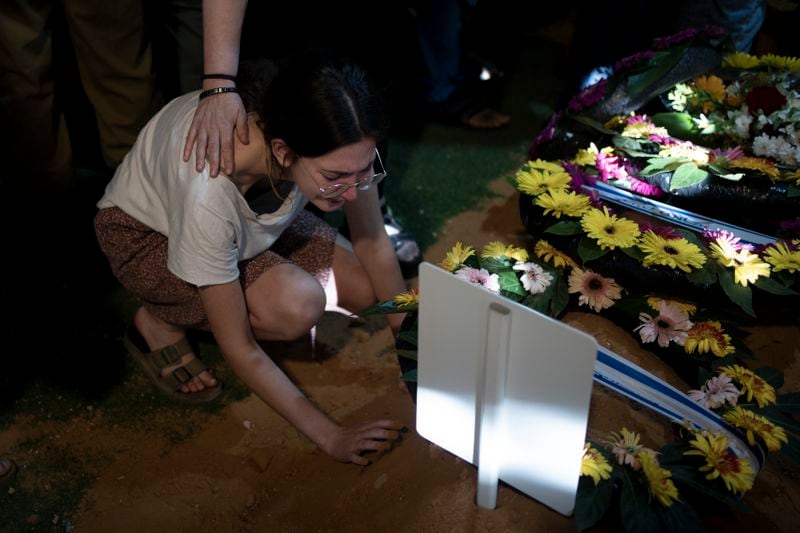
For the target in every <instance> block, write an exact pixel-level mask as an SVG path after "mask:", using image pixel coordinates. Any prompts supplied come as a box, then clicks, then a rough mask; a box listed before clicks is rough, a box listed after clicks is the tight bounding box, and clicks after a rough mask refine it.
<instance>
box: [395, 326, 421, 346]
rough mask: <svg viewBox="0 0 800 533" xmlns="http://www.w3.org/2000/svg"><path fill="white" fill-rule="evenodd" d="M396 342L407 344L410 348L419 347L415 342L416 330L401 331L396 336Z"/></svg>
mask: <svg viewBox="0 0 800 533" xmlns="http://www.w3.org/2000/svg"><path fill="white" fill-rule="evenodd" d="M397 340H398V341H402V342H407V343H408V344H410V345H411V346H419V344H418V341H417V330H416V329H412V330H406V331H401V332H400V333H398V334H397Z"/></svg>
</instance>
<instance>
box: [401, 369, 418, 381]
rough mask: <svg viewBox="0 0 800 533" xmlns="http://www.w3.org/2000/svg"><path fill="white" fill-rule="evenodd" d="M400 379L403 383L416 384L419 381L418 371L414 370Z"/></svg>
mask: <svg viewBox="0 0 800 533" xmlns="http://www.w3.org/2000/svg"><path fill="white" fill-rule="evenodd" d="M400 379H402V380H403V381H408V382H411V383H415V382H416V381H417V369H416V368H412V369H411V370H409V371H408V372H406V373H405V374H403V375H402V376H400Z"/></svg>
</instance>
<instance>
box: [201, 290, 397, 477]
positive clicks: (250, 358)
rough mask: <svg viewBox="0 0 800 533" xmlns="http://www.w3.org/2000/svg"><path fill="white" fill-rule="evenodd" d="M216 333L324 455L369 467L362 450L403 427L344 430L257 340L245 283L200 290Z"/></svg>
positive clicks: (231, 357) (249, 380)
mask: <svg viewBox="0 0 800 533" xmlns="http://www.w3.org/2000/svg"><path fill="white" fill-rule="evenodd" d="M200 299H201V301H202V302H203V306H204V308H205V310H206V314H207V315H208V320H209V323H210V325H211V331H212V332H213V333H214V337H215V338H216V340H217V342H218V343H219V347H220V349H221V350H222V353H223V354H224V356H225V359H226V360H227V361H228V363H229V364H230V365H231V368H232V369H233V371H234V372H235V373H236V375H237V376H238V377H239V379H241V380H242V382H244V384H245V385H247V387H248V388H249V389H250V390H251V391H253V392H254V393H255V394H256V395H257V396H258V397H259V398H261V399H262V400H263V401H264V402H265V403H266V404H267V405H269V406H270V407H271V408H272V409H274V410H275V411H276V412H277V413H278V414H280V415H281V416H282V417H283V418H285V419H286V420H287V421H288V422H289V423H290V424H292V425H293V426H294V427H295V428H297V429H298V430H299V431H300V432H301V433H303V434H304V435H305V436H307V437H308V438H309V439H311V440H312V441H313V442H314V443H315V444H316V445H317V446H319V447H320V449H322V450H323V451H324V452H326V453H327V454H329V455H331V456H332V457H334V458H335V459H338V460H339V461H343V462H353V463H356V464H359V465H366V464H369V460H367V459H366V458H365V457H362V456H361V453H362V452H365V451H375V450H383V449H386V448H388V447H389V442H388V441H392V440H396V439H397V438H398V437H399V434H398V430H400V429H401V428H402V424H400V423H399V422H397V421H393V420H377V421H373V422H368V423H366V424H363V425H360V426H355V427H343V426H340V425H338V424H337V423H335V422H334V421H333V420H331V419H330V418H328V417H327V416H326V415H325V414H324V413H323V412H322V411H320V410H319V409H318V408H317V407H316V406H315V405H314V404H313V403H311V401H309V399H308V398H306V397H305V396H304V395H303V393H302V392H300V390H299V389H298V388H297V387H296V386H295V385H294V384H293V383H292V382H291V381H290V380H289V378H288V377H286V374H284V373H283V371H282V370H281V369H280V368H279V367H278V366H277V365H276V364H275V363H274V362H273V361H272V359H270V358H269V356H267V354H266V353H264V351H263V350H262V349H261V347H260V346H259V345H258V343H257V342H256V340H255V338H254V337H253V332H252V329H251V326H250V321H249V318H248V312H247V306H246V302H245V297H244V293H243V292H242V288H241V284H240V282H239V280H238V279H237V280H235V281H232V282H230V283H224V284H221V285H208V286H205V287H201V288H200Z"/></svg>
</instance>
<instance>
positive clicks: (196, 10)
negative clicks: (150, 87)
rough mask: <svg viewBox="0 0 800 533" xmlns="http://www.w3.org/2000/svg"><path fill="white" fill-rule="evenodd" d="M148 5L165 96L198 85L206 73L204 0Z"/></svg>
mask: <svg viewBox="0 0 800 533" xmlns="http://www.w3.org/2000/svg"><path fill="white" fill-rule="evenodd" d="M149 5H150V6H151V7H152V9H151V11H152V13H148V14H147V17H148V22H149V23H150V24H149V26H150V27H151V28H152V33H153V36H152V37H153V62H154V65H155V69H156V72H157V73H158V82H159V86H160V88H161V93H162V94H163V96H164V100H171V99H173V98H175V97H176V96H180V95H182V94H186V93H188V92H190V91H194V90H197V89H199V88H200V86H201V80H200V76H201V75H202V74H203V2H202V0H156V1H153V2H151V3H150V4H149Z"/></svg>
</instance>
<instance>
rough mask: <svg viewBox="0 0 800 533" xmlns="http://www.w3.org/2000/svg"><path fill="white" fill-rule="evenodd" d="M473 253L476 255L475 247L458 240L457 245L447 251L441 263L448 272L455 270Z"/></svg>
mask: <svg viewBox="0 0 800 533" xmlns="http://www.w3.org/2000/svg"><path fill="white" fill-rule="evenodd" d="M473 255H475V249H474V248H473V247H472V246H464V245H463V244H461V241H458V242H456V244H455V246H453V248H452V249H451V250H450V251H449V252H447V255H446V256H445V258H444V260H443V261H442V262H441V263H440V265H441V266H442V268H444V269H445V270H447V271H448V272H453V271H454V270H456V269H457V268H458V267H459V266H461V265H462V264H463V263H464V261H466V260H467V259H468V258H469V257H471V256H473Z"/></svg>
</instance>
